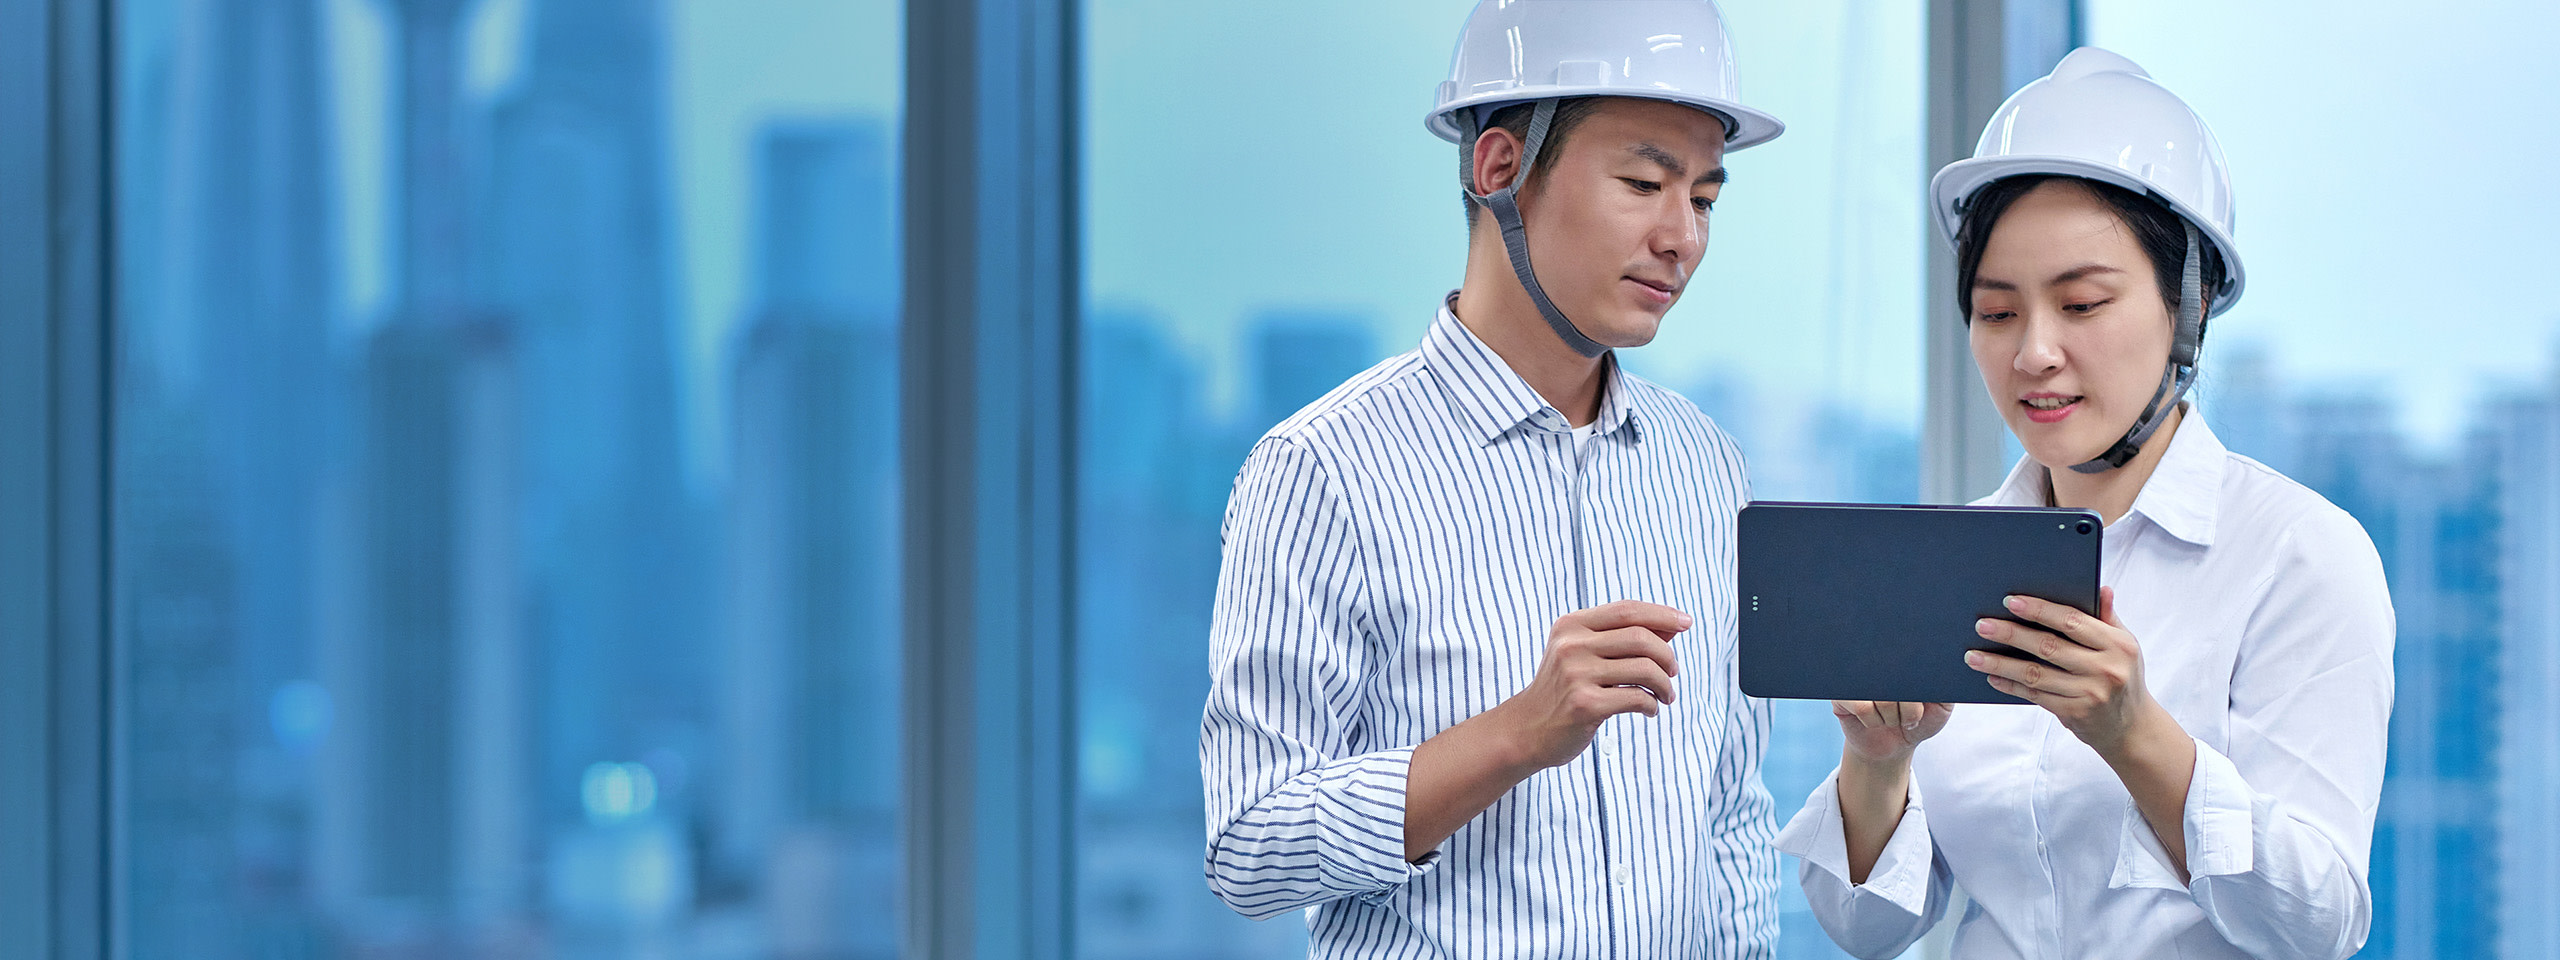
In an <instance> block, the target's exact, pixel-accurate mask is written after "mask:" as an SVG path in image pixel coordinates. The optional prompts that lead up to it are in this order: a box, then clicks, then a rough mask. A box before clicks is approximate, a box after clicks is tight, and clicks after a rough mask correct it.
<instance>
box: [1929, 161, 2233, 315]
mask: <svg viewBox="0 0 2560 960" xmlns="http://www.w3.org/2000/svg"><path fill="white" fill-rule="evenodd" d="M2051 180H2060V181H2063V182H2066V183H2069V184H2071V185H2072V186H2075V187H2079V188H2081V189H2083V190H2087V191H2088V192H2089V195H2090V196H2093V197H2096V198H2098V201H2099V202H2101V203H2104V204H2106V205H2107V208H2108V209H2110V210H2113V211H2115V214H2116V219H2117V220H2119V221H2122V222H2123V223H2124V226H2125V229H2127V230H2131V231H2133V239H2134V242H2136V243H2139V244H2141V245H2142V252H2143V254H2144V255H2145V256H2147V257H2149V258H2150V260H2151V274H2152V277H2153V278H2154V279H2156V280H2157V281H2159V284H2160V302H2162V303H2166V304H2168V305H2169V315H2170V316H2172V317H2175V316H2177V315H2178V306H2179V304H2178V292H2179V291H2178V282H2179V280H2180V279H2182V278H2183V277H2184V276H2185V274H2186V262H2187V230H2186V224H2185V223H2184V221H2183V220H2181V218H2179V216H2178V214H2177V213H2176V212H2175V211H2172V210H2170V209H2169V206H2168V205H2167V204H2164V203H2161V202H2160V201H2158V200H2154V199H2152V198H2151V197H2149V196H2146V195H2143V194H2139V193H2135V192H2133V191H2131V190H2127V189H2125V188H2123V187H2119V186H2116V185H2115V184H2112V183H2104V182H2101V181H2097V180H2090V179H2087V178H2084V177H2068V176H2060V175H2044V174H2030V175H2025V176H2016V177H2008V178H2005V179H2000V180H1994V181H1991V183H1990V184H1989V185H1988V186H1985V187H1983V188H1982V189H1980V190H1978V191H1975V192H1974V194H1973V200H1972V202H1971V203H1969V204H1967V205H1966V206H1965V211H1964V220H1963V221H1962V222H1961V223H1960V224H1958V225H1957V227H1956V309H1957V310H1958V311H1960V313H1959V314H1958V315H1960V316H1962V317H1964V322H1965V323H1966V324H1967V325H1971V324H1972V323H1973V279H1974V275H1975V274H1977V273H1979V272H1980V271H1981V269H1982V251H1983V248H1985V247H1988V246H1990V240H1991V228H1992V227H1993V226H1994V225H1996V224H1998V223H1999V222H2000V215H2001V214H2004V213H2007V212H2009V205H2010V204H2013V203H2016V202H2018V198H2019V197H2023V196H2026V195H2027V191H2030V190H2033V189H2035V188H2037V187H2039V186H2042V185H2044V183H2045V182H2046V181H2051ZM2196 239H2197V240H2198V242H2199V244H2200V246H2199V248H2198V249H2200V250H2202V251H2203V253H2204V270H2203V274H2204V289H2205V290H2206V292H2207V293H2208V294H2210V293H2211V291H2213V290H2215V289H2216V288H2219V287H2221V286H2222V251H2221V249H2220V248H2218V247H2215V246H2214V245H2213V241H2212V240H2211V239H2208V238H2205V237H2202V236H2199V237H2197V238H2196Z"/></svg>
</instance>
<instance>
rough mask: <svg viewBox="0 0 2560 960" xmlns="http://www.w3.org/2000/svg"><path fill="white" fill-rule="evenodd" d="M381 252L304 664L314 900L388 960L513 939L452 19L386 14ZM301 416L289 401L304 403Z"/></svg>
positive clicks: (511, 415) (512, 636) (522, 827)
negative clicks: (341, 592)
mask: <svg viewBox="0 0 2560 960" xmlns="http://www.w3.org/2000/svg"><path fill="white" fill-rule="evenodd" d="M385 6H386V9H387V10H388V12H390V13H392V14H393V15H394V20H395V22H396V29H397V31H398V33H397V39H396V42H397V43H398V45H399V46H398V51H399V56H398V60H397V63H398V68H397V71H396V74H395V82H396V84H397V87H396V89H397V90H398V91H399V97H398V99H397V100H396V101H395V110H396V112H395V114H394V116H395V118H396V120H395V126H396V129H397V137H396V142H397V144H398V147H399V153H398V157H399V167H398V172H397V175H396V176H395V182H397V183H399V184H400V191H399V194H398V200H397V202H396V203H395V205H394V210H393V213H394V218H395V230H396V231H397V234H398V236H399V239H400V245H399V247H398V251H399V256H398V261H397V271H396V274H395V281H394V283H393V284H392V295H391V297H390V307H389V315H388V316H387V317H385V318H384V319H383V321H382V322H381V323H380V324H379V325H377V326H376V327H375V328H374V330H373V331H372V332H371V334H370V335H369V337H368V338H367V340H366V341H365V343H364V344H363V347H362V353H361V355H360V356H358V357H356V358H354V360H355V363H356V365H357V369H358V371H359V373H358V380H359V383H360V386H359V387H358V389H357V396H356V400H355V404H354V406H355V408H356V410H357V411H358V412H357V418H358V423H357V425H356V426H357V429H356V432H357V441H356V446H357V447H358V449H359V451H360V452H359V453H358V455H357V457H356V464H355V467H354V469H353V470H351V471H349V475H348V480H349V481H350V482H351V483H352V484H353V488H352V493H350V494H349V495H347V496H346V497H345V498H344V499H345V502H346V503H347V511H348V516H347V517H346V520H345V522H344V523H343V525H342V526H341V527H340V529H339V530H338V531H337V536H336V538H335V540H336V543H335V544H334V552H335V553H336V555H337V556H338V557H339V558H340V560H342V561H343V562H345V563H346V564H347V565H348V566H350V567H352V568H353V569H354V570H355V571H356V573H355V575H354V576H353V577H351V578H350V580H351V582H350V583H348V584H347V588H348V589H349V590H350V592H351V593H352V594H353V595H354V598H355V599H354V602H353V603H352V604H351V607H352V612H351V615H350V616H349V617H348V618H347V619H346V620H345V621H344V622H341V623H339V624H337V625H336V629H334V630H333V631H332V632H331V633H330V635H328V636H327V637H326V639H325V640H324V642H323V644H322V654H321V656H322V661H323V667H322V674H323V678H324V684H325V687H326V688H327V689H329V690H332V691H336V692H337V696H336V698H335V702H336V703H337V704H338V715H339V717H340V721H339V723H338V729H337V730H336V731H335V732H334V733H333V734H332V735H331V736H330V737H329V738H328V740H327V742H326V745H325V746H324V747H323V753H324V757H325V759H324V764H325V766H326V768H327V774H326V775H325V776H324V777H323V778H322V785H323V796H322V800H321V810H320V821H321V825H320V830H319V833H320V840H319V846H320V854H319V862H320V871H321V875H322V890H321V895H322V897H323V899H324V901H325V902H326V903H327V905H328V908H329V910H330V912H331V913H332V914H333V915H334V916H335V918H336V920H337V924H338V926H339V928H340V930H341V931H342V933H343V934H344V935H345V936H347V937H348V938H349V939H350V940H352V941H354V942H355V943H357V944H359V945H363V946H365V947H367V948H368V949H369V950H373V951H378V952H381V953H382V954H384V955H388V956H437V955H449V954H452V953H456V952H467V951H473V950H476V949H481V948H483V947H484V945H487V944H490V943H492V942H496V941H499V940H503V939H505V938H509V937H512V936H519V935H521V934H520V932H519V931H521V930H522V929H523V926H524V924H525V923H527V922H528V917H527V914H526V911H525V908H526V907H527V906H528V905H529V904H530V903H531V901H532V890H533V889H534V888H533V884H532V879H533V876H534V874H533V871H532V866H533V863H534V859H533V836H532V818H531V815H530V811H531V798H530V795H529V792H528V791H529V788H530V785H531V776H530V774H531V770H530V764H529V762H528V761H529V757H528V756H527V751H526V748H525V744H526V743H527V741H528V740H529V739H530V734H531V733H532V727H531V726H530V724H529V722H528V716H527V713H528V706H529V703H530V700H529V697H528V693H529V691H528V690H527V689H526V683H527V680H528V676H529V672H528V667H529V664H528V662H527V653H526V647H525V643H524V637H523V631H522V618H523V601H522V598H521V597H520V596H519V595H518V581H519V579H520V576H521V574H520V567H519V564H518V561H517V547H516V532H515V527H516V523H515V520H516V511H517V509H518V505H519V503H520V497H519V486H518V484H519V483H520V470H519V467H518V462H519V459H520V458H519V451H518V448H517V445H516V431H515V423H516V421H517V419H518V397H517V392H518V387H517V384H518V382H519V381H518V377H519V372H518V368H517V361H516V343H515V338H514V335H513V333H512V331H511V330H510V328H509V325H508V324H507V323H506V322H505V321H504V320H503V319H502V318H501V317H500V315H498V314H496V313H495V312H493V311H491V310H488V309H486V308H484V307H480V306H477V305H475V304H474V303H473V302H472V301H471V299H470V297H469V294H468V291H467V290H466V289H465V278H464V273H463V264H464V263H465V262H466V256H467V244H468V242H469V236H468V234H467V233H466V232H464V230H463V229H462V225H463V218H462V217H461V215H460V213H459V211H461V210H462V209H463V202H464V199H465V191H464V189H463V186H462V184H463V181H464V177H463V169H462V161H461V157H462V155H463V151H462V131H461V127H460V124H459V123H458V111H457V109H456V103H455V98H456V95H457V92H458V89H459V88H458V85H457V83H456V76H457V70H458V67H459V64H460V58H459V56H458V50H457V47H456V42H455V41H456V30H457V21H458V17H459V16H460V13H461V10H462V6H463V4H462V2H461V0H386V2H385ZM302 402H304V403H308V402H309V399H308V396H304V397H303V398H302Z"/></svg>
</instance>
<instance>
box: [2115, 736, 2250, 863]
mask: <svg viewBox="0 0 2560 960" xmlns="http://www.w3.org/2000/svg"><path fill="white" fill-rule="evenodd" d="M2254 796H2255V794H2253V793H2252V792H2251V791H2250V789H2249V783H2248V781H2246V780H2242V779H2241V778H2240V768H2239V767H2236V766H2233V765H2232V763H2231V760H2230V758H2228V757H2225V756H2223V755H2222V754H2220V753H2218V752H2215V750H2214V749H2213V748H2212V747H2209V746H2206V745H2205V744H2204V741H2202V740H2198V741H2196V766H2195V772H2194V773H2192V774H2190V775H2189V777H2188V780H2187V802H2186V811H2185V813H2184V815H2183V816H2182V817H2181V818H2180V821H2181V823H2180V826H2181V829H2182V830H2183V831H2184V832H2185V834H2186V838H2185V839H2186V843H2187V877H2188V879H2187V881H2186V882H2183V883H2181V882H2180V881H2179V880H2178V871H2177V868H2176V867H2174V866H2171V865H2170V863H2169V850H2168V848H2167V847H2165V846H2163V845H2162V844H2161V843H2160V837H2159V835H2158V834H2156V833H2154V832H2153V831H2152V829H2151V821H2149V820H2145V819H2143V817H2142V808H2141V806H2139V805H2137V804H2135V803H2133V802H2132V800H2130V799H2127V800H2126V801H2125V809H2124V827H2123V830H2122V832H2121V834H2120V835H2119V837H2118V839H2117V847H2116V867H2115V873H2114V875H2113V876H2112V877H2110V878H2109V879H2108V881H2107V885H2108V886H2109V887H2116V888H2123V887H2153V888H2157V889H2162V890H2182V889H2192V887H2193V885H2194V883H2195V882H2196V881H2198V880H2203V879H2205V878H2208V877H2227V876H2231V875H2233V874H2240V873H2247V872H2249V870H2250V869H2251V863H2252V860H2253V856H2254V854H2255V851H2256V845H2255V841H2254V839H2253V838H2252V837H2251V835H2250V830H2251V807H2252V805H2253V803H2254V799H2253V798H2254Z"/></svg>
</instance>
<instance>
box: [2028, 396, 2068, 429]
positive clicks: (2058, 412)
mask: <svg viewBox="0 0 2560 960" xmlns="http://www.w3.org/2000/svg"><path fill="white" fill-rule="evenodd" d="M2044 399H2064V398H2060V397H2050V396H2038V397H2029V398H2027V399H2025V400H2020V401H2018V406H2021V407H2024V408H2026V411H2027V419H2028V420H2031V421H2034V422H2036V423H2061V422H2062V418H2064V417H2068V416H2070V415H2071V411H2074V410H2078V409H2080V401H2081V399H2082V398H2080V397H2070V398H2068V400H2069V401H2070V402H2068V403H2065V404H2063V405H2061V406H2059V407H2054V408H2052V409H2050V410H2048V409H2045V408H2043V407H2039V406H2036V405H2035V404H2033V403H2029V402H2027V401H2028V400H2044Z"/></svg>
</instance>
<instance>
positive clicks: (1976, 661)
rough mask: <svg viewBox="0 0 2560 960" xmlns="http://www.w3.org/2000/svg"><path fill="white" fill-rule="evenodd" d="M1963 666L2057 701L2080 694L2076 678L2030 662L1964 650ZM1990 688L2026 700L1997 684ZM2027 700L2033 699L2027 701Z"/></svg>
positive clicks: (2017, 693)
mask: <svg viewBox="0 0 2560 960" xmlns="http://www.w3.org/2000/svg"><path fill="white" fill-rule="evenodd" d="M1964 662H1965V666H1968V667H1972V668H1974V669H1975V670H1979V671H1982V672H1983V673H1986V674H1989V675H1991V676H1992V677H1994V678H1997V679H2000V680H2006V681H2009V682H2010V683H2012V684H2015V685H2016V686H2017V687H2018V688H2020V689H2026V690H2034V691H2038V692H2041V693H2046V694H2051V695H2053V696H2057V697H2070V696H2075V695H2077V694H2078V693H2079V686H2078V684H2077V682H2076V681H2077V680H2078V679H2079V677H2078V676H2076V675H2074V674H2071V673H2069V672H2066V671H2063V670H2060V669H2056V668H2054V667H2050V666H2046V665H2044V664H2041V663H2037V662H2035V661H2033V660H2020V659H2018V658H2016V657H2004V656H2001V655H1999V654H1996V653H1991V652H1988V651H1983V650H1967V651H1965V652H1964ZM1992 687H1993V688H1994V689H1997V690H1999V691H2000V692H2002V693H2006V694H2009V695H2010V696H2020V697H2023V696H2026V695H2025V694H2022V693H2019V692H2017V691H2016V690H2011V689H2007V688H2004V687H2001V685H1999V684H1997V683H1995V684H1992ZM2027 699H2030V700H2034V699H2035V698H2034V697H2027ZM2037 702H2039V703H2041V702H2043V701H2037Z"/></svg>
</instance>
